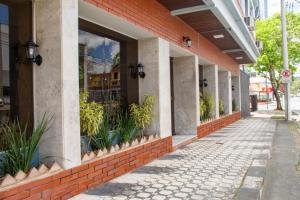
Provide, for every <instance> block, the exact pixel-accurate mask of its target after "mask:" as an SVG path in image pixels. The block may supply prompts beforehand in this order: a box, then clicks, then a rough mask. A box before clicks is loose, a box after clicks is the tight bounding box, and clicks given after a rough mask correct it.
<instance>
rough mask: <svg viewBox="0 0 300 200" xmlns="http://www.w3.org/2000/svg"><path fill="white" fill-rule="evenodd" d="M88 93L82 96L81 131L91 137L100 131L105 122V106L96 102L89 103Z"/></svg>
mask: <svg viewBox="0 0 300 200" xmlns="http://www.w3.org/2000/svg"><path fill="white" fill-rule="evenodd" d="M87 99H88V93H87V92H82V93H81V94H80V129H81V133H82V134H87V135H88V136H91V135H93V134H95V133H97V132H98V131H99V124H101V123H102V120H103V106H102V105H100V104H98V103H96V102H87Z"/></svg>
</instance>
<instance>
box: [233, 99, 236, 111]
mask: <svg viewBox="0 0 300 200" xmlns="http://www.w3.org/2000/svg"><path fill="white" fill-rule="evenodd" d="M236 109H237V105H236V101H235V99H233V100H232V111H236Z"/></svg>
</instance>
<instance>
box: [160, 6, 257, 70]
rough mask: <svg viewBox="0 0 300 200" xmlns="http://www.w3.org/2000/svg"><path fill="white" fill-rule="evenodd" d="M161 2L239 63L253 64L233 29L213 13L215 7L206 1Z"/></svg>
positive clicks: (172, 13) (174, 14)
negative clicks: (235, 37)
mask: <svg viewBox="0 0 300 200" xmlns="http://www.w3.org/2000/svg"><path fill="white" fill-rule="evenodd" d="M159 2H160V3H161V4H163V5H164V6H165V7H167V8H168V9H169V10H170V11H171V15H173V16H178V17H180V18H181V19H182V20H183V21H185V22H186V23H187V24H188V25H190V26H191V27H193V28H194V29H195V30H196V31H198V32H199V33H200V34H201V35H203V36H204V37H206V38H207V39H208V40H209V41H211V42H212V43H213V44H214V45H216V46H217V47H219V49H220V50H221V51H223V53H226V54H228V55H229V56H230V57H232V58H233V59H234V60H235V61H236V62H237V63H239V64H246V63H253V60H251V58H250V57H249V55H248V54H247V53H246V51H245V50H244V49H243V47H242V46H241V45H239V44H238V42H237V41H236V40H235V39H234V38H233V35H232V34H233V33H232V30H231V28H230V27H228V28H225V27H224V25H223V24H222V23H221V22H220V20H219V19H218V18H217V17H216V16H215V14H214V13H213V12H212V10H211V9H212V8H213V6H211V5H207V4H205V0H159Z"/></svg>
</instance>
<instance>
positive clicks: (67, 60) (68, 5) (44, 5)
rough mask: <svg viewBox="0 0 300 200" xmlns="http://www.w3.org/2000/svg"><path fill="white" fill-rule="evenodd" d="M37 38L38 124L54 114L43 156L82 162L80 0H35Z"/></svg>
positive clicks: (65, 164)
mask: <svg viewBox="0 0 300 200" xmlns="http://www.w3.org/2000/svg"><path fill="white" fill-rule="evenodd" d="M35 11H36V18H35V21H36V24H35V25H36V27H35V28H36V39H37V43H38V44H39V45H40V47H39V53H40V54H41V55H42V56H43V63H42V65H41V66H34V111H35V113H34V116H35V125H36V124H37V122H38V121H39V120H40V119H41V118H42V116H43V114H44V113H45V112H47V113H49V114H53V115H54V120H53V121H52V124H51V127H50V129H49V131H48V132H47V133H46V134H45V135H44V136H43V138H42V141H41V144H42V145H40V154H41V158H42V159H44V160H45V161H53V160H56V161H58V162H59V163H60V164H61V165H62V166H63V167H64V168H71V167H74V166H76V165H79V164H80V162H81V155H80V121H79V80H78V1H77V0H60V1H44V0H36V1H35Z"/></svg>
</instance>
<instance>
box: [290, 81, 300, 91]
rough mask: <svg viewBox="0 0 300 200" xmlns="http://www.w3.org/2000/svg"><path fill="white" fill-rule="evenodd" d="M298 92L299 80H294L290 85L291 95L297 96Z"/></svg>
mask: <svg viewBox="0 0 300 200" xmlns="http://www.w3.org/2000/svg"><path fill="white" fill-rule="evenodd" d="M299 92H300V79H297V80H294V81H293V83H292V85H291V93H292V94H294V95H297V94H298V93H299Z"/></svg>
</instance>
